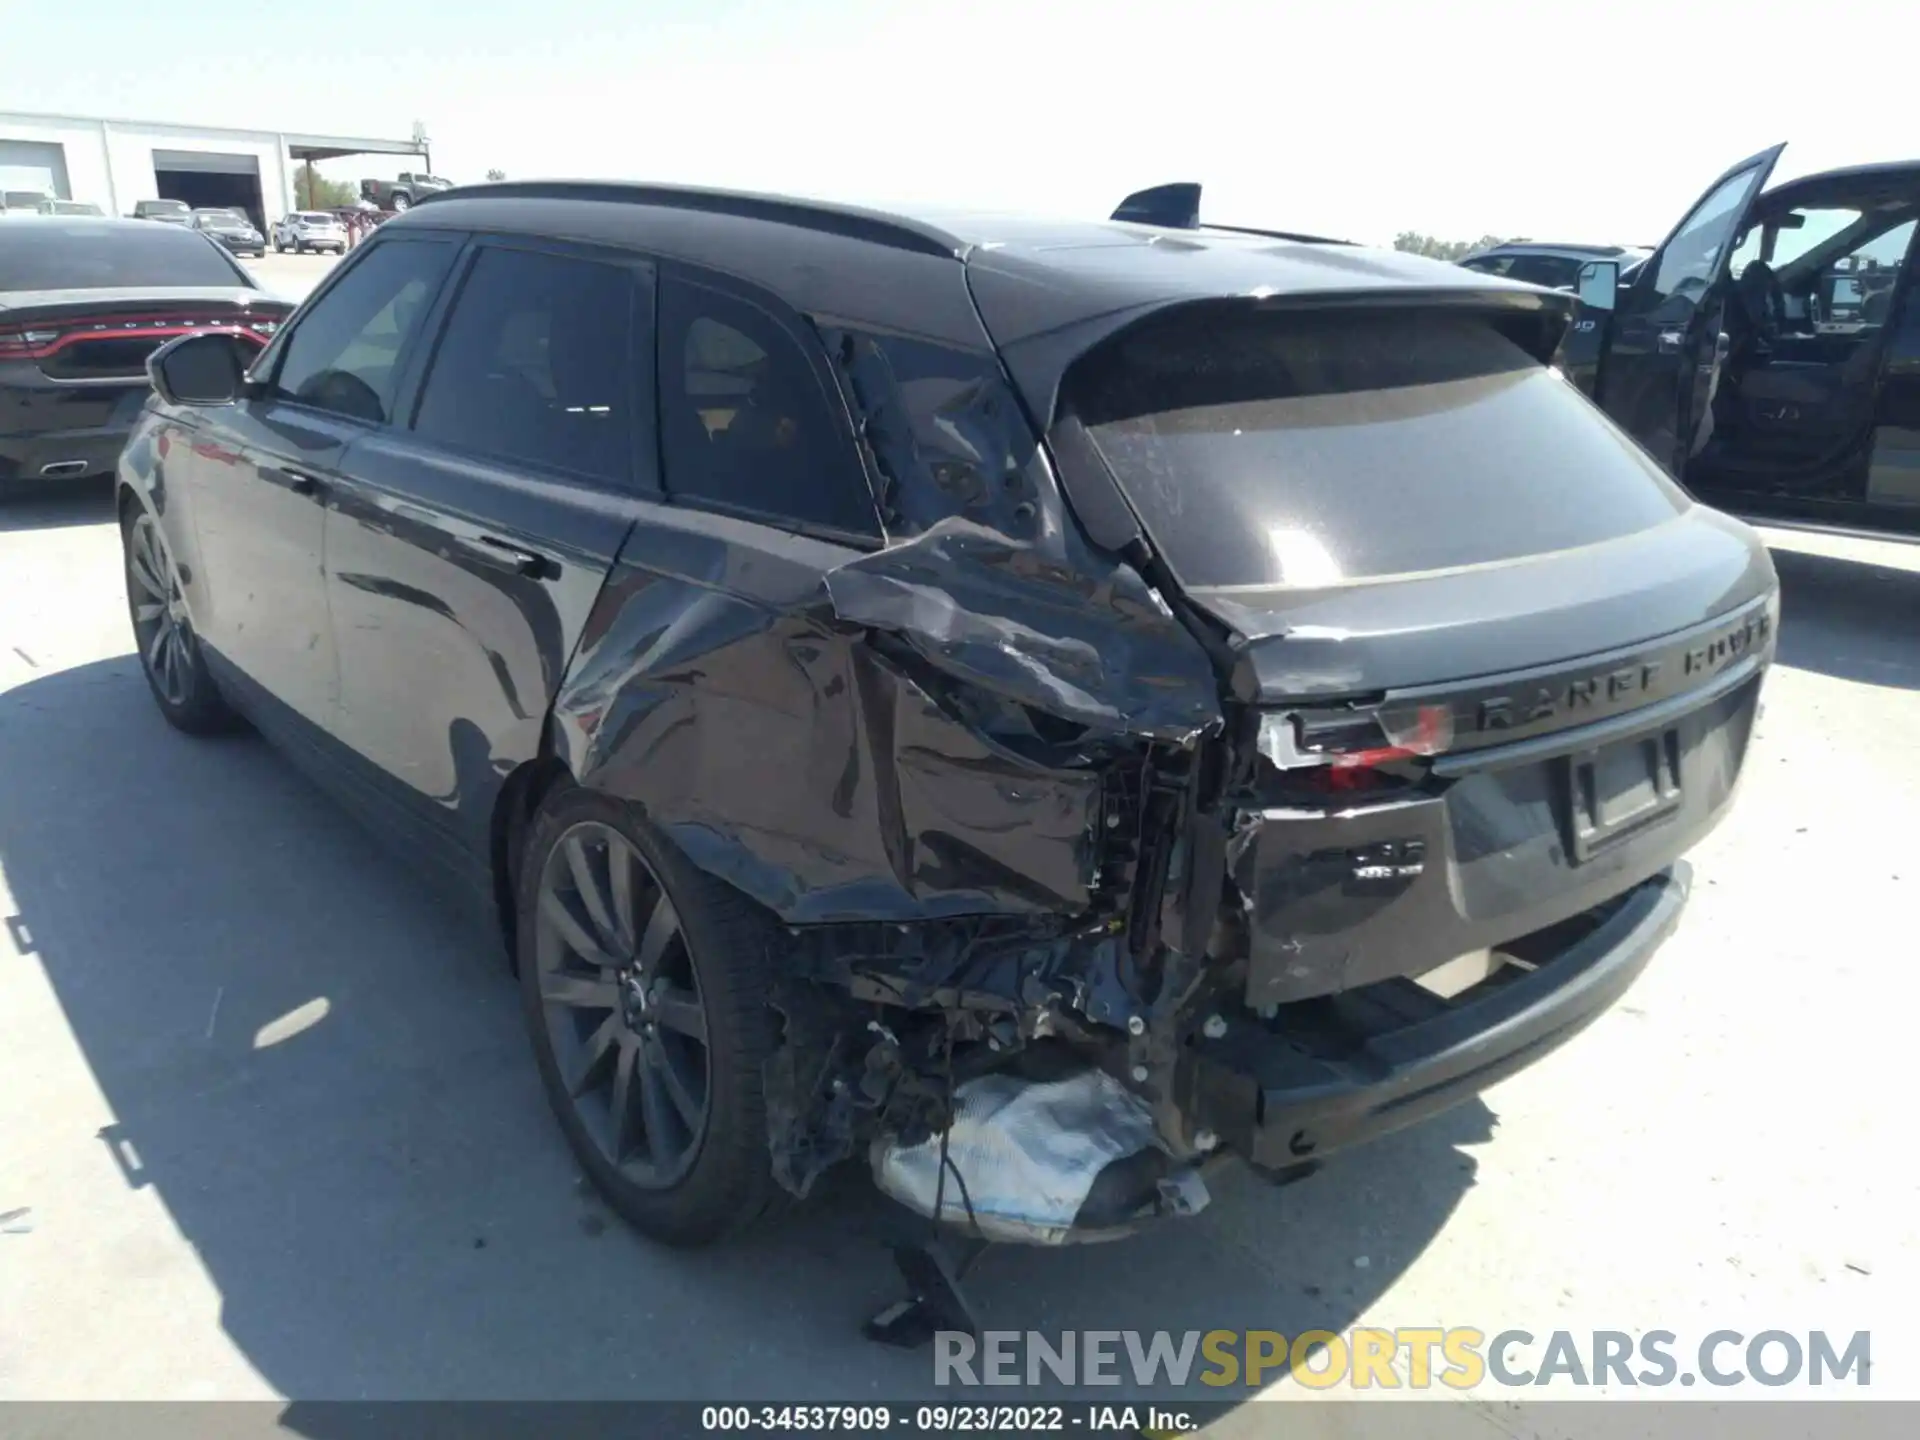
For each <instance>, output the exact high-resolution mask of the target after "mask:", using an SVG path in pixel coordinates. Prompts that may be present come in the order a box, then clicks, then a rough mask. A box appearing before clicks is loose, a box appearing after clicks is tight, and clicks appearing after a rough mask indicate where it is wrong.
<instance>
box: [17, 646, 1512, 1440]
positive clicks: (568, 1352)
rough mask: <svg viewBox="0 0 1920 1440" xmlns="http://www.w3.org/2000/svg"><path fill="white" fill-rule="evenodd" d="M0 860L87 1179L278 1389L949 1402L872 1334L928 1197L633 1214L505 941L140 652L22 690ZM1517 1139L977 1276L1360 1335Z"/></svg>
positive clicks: (1003, 1312) (1037, 1324) (1389, 1143)
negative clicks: (178, 704) (899, 1248)
mask: <svg viewBox="0 0 1920 1440" xmlns="http://www.w3.org/2000/svg"><path fill="white" fill-rule="evenodd" d="M0 865H3V866H4V869H5V874H6V878H7V881H8V885H9V887H10V889H11V892H12V894H13V896H14V897H15V901H16V905H17V909H18V912H19V913H18V914H17V915H14V916H10V917H5V919H6V923H7V925H8V926H9V928H10V930H11V932H12V934H13V935H14V937H15V943H16V945H17V946H18V948H20V949H22V950H23V951H25V952H27V957H26V958H27V961H28V963H37V964H38V965H39V966H40V967H41V968H42V969H43V970H44V972H45V974H46V976H47V977H48V980H49V982H50V983H51V985H52V987H53V990H54V992H55V994H56V995H57V998H58V1001H59V1003H60V1005H61V1007H62V1008H63V1010H64V1013H65V1017H66V1020H67V1022H68V1024H69V1025H70V1027H71V1030H72V1033H73V1035H74V1036H75V1037H76V1039H77V1042H78V1044H79V1046H80V1047H81V1048H82V1050H83V1051H84V1057H85V1059H86V1061H87V1063H88V1065H89V1066H90V1067H91V1070H92V1073H93V1076H94V1078H95V1079H96V1081H97V1083H98V1085H99V1087H100V1089H101V1091H102V1092H103V1093H104V1095H105V1098H106V1100H107V1102H108V1104H109V1105H110V1107H111V1110H112V1113H113V1115H114V1117H115V1119H114V1122H113V1124H111V1125H110V1126H108V1127H107V1129H106V1130H104V1131H103V1132H101V1134H100V1135H99V1137H98V1140H99V1149H98V1162H99V1170H98V1178H97V1182H93V1183H98V1184H99V1185H103V1186H109V1185H110V1186H118V1185H126V1186H132V1187H136V1188H145V1189H150V1190H151V1191H152V1192H153V1193H154V1194H155V1195H157V1197H158V1198H159V1200H160V1201H161V1202H162V1203H163V1204H164V1205H165V1206H166V1209H167V1212H168V1214H169V1215H170V1216H171V1219H172V1221H173V1223H174V1224H175V1225H177V1226H178V1228H179V1231H180V1233H181V1235H182V1236H183V1237H184V1238H185V1240H186V1241H188V1242H189V1243H190V1244H191V1245H192V1247H193V1249H194V1251H195V1254H196V1259H197V1261H198V1263H199V1264H200V1265H201V1266H203V1267H204V1270H205V1273H206V1274H207V1275H208V1276H209V1277H210V1278H211V1281H212V1283H213V1284H214V1285H215V1286H216V1287H217V1288H218V1291H219V1294H220V1297H221V1311H220V1315H221V1324H222V1326H223V1328H224V1330H225V1332H226V1334H227V1335H228V1336H229V1337H230V1339H231V1341H232V1343H233V1344H234V1345H235V1346H236V1347H237V1349H238V1350H239V1351H240V1352H241V1353H242V1354H243V1355H244V1357H245V1359H246V1360H247V1361H248V1362H249V1363H250V1364H251V1365H252V1366H253V1367H254V1368H255V1369H256V1370H257V1371H258V1373H259V1375H260V1376H261V1377H263V1379H264V1380H265V1381H266V1383H267V1384H269V1385H271V1386H272V1387H274V1389H275V1390H277V1391H278V1392H280V1393H281V1394H283V1395H286V1396H288V1397H291V1398H293V1399H296V1400H324V1399H384V1398H414V1397H426V1398H441V1397H449V1398H451V1397H462V1398H502V1399H544V1398H583V1399H584V1398H604V1399H619V1398H658V1399H672V1398H678V1399H708V1400H711V1399H715V1398H729V1399H732V1398H743V1399H744V1398H765V1399H782V1398H784V1399H790V1400H798V1399H813V1400H819V1401H840V1402H849V1401H851V1402H860V1401H868V1402H871V1401H877V1400H885V1401H890V1402H901V1401H909V1400H913V1399H916V1398H945V1399H947V1400H953V1399H954V1398H956V1396H955V1394H954V1392H952V1391H947V1392H945V1393H944V1395H937V1392H935V1391H934V1388H933V1359H932V1355H931V1352H927V1351H922V1352H912V1353H908V1352H900V1351H892V1350H885V1349H881V1348H878V1347H876V1346H873V1345H871V1344H869V1343H867V1342H866V1341H864V1340H862V1339H861V1338H860V1336H859V1333H858V1327H859V1325H860V1322H861V1321H862V1320H863V1319H864V1318H865V1317H866V1316H868V1315H870V1314H871V1313H873V1312H874V1311H875V1310H877V1309H878V1308H880V1307H881V1306H882V1305H884V1304H886V1303H887V1302H889V1301H890V1300H892V1299H894V1298H896V1295H897V1293H898V1291H897V1283H898V1282H897V1280H896V1278H895V1275H894V1273H893V1270H892V1266H891V1262H890V1260H889V1259H888V1256H887V1254H886V1252H885V1251H884V1250H883V1249H882V1248H881V1246H880V1245H879V1244H878V1243H877V1237H879V1236H880V1235H881V1234H883V1233H886V1232H888V1231H889V1230H890V1229H891V1227H892V1224H893V1223H894V1217H896V1216H897V1215H898V1214H899V1212H897V1211H891V1212H890V1207H888V1205H887V1203H886V1202H884V1201H882V1200H881V1199H879V1198H878V1197H877V1196H876V1195H875V1194H874V1192H873V1191H872V1189H871V1186H870V1185H868V1184H867V1183H866V1182H865V1180H864V1177H863V1176H861V1175H860V1174H859V1173H858V1172H857V1171H850V1172H847V1173H845V1174H844V1175H843V1176H841V1177H838V1179H837V1183H834V1184H832V1185H831V1186H830V1187H829V1188H828V1191H827V1193H826V1194H824V1195H822V1196H820V1197H818V1198H817V1199H816V1200H815V1201H814V1202H811V1203H809V1204H808V1205H806V1206H805V1207H802V1208H801V1209H799V1210H798V1211H797V1212H796V1213H793V1214H791V1215H789V1216H787V1217H785V1218H784V1219H783V1220H781V1221H780V1222H779V1223H777V1224H776V1225H775V1226H773V1227H772V1228H770V1229H768V1230H766V1231H764V1232H759V1233H756V1234H754V1235H752V1236H749V1237H747V1238H744V1239H742V1240H740V1241H737V1242H734V1243H731V1244H727V1245H723V1246H721V1247H717V1248H714V1249H710V1250H706V1251H702V1252H695V1253H677V1252H673V1251H669V1250H666V1249H663V1248H660V1247H658V1246H655V1245H652V1244H650V1243H648V1242H646V1241H643V1240H641V1239H639V1238H638V1237H636V1236H635V1235H633V1234H632V1233H631V1232H629V1231H627V1230H626V1229H624V1228H623V1227H622V1226H621V1225H620V1224H619V1223H618V1222H617V1221H615V1220H614V1219H613V1218H612V1217H611V1215H610V1214H609V1213H608V1212H607V1211H606V1209H605V1208H604V1207H602V1206H601V1205H600V1204H599V1203H598V1201H597V1200H596V1199H595V1197H594V1196H593V1195H592V1194H591V1193H590V1192H589V1190H588V1189H587V1187H586V1185H585V1183H584V1181H582V1180H581V1179H580V1177H579V1175H578V1172H577V1170H576V1169H575V1167H574V1165H573V1164H572V1162H571V1158H570V1156H569V1154H568V1152H567V1150H566V1148H565V1145H564V1143H563V1142H562V1140H561V1138H560V1134H559V1131H558V1129H557V1127H556V1126H555V1125H554V1123H553V1122H552V1119H551V1117H550V1116H549V1114H548V1112H547V1110H546V1108H545V1102H544V1099H543V1097H542V1094H541V1092H540V1087H539V1084H538V1080H537V1078H536V1075H535V1071H534V1067H533V1064H532V1062H531V1058H530V1056H529V1053H528V1047H527V1043H526V1040H525V1037H524V1034H523V1032H522V1029H521V1022H520V1018H519V1012H518V1007H517V995H516V991H515V987H514V985H513V983H512V981H511V980H510V978H509V977H508V975H507V974H506V973H505V967H504V964H503V963H502V960H501V957H500V952H499V950H498V947H497V946H496V945H495V944H494V943H493V941H492V939H491V937H489V936H488V935H486V934H485V933H484V931H483V930H482V929H481V928H479V927H478V926H477V925H474V924H472V923H470V922H467V921H464V920H461V919H459V918H457V917H455V916H454V915H452V913H451V912H448V911H445V910H443V909H441V908H438V903H437V902H436V901H435V900H434V899H433V898H432V897H431V895H430V894H429V893H428V892H425V891H423V890H422V889H421V888H420V887H419V886H418V885H417V884H416V883H415V882H414V881H413V879H412V878H411V876H410V875H409V873H408V872H407V871H406V870H405V869H404V868H401V867H397V866H395V865H394V864H393V863H392V861H391V860H390V858H389V857H388V856H387V855H386V854H385V853H384V852H381V851H379V850H377V849H376V848H375V847H374V846H373V845H372V843H371V842H370V841H369V839H368V838H367V836H366V835H365V834H364V833H363V832H362V831H361V830H359V829H358V828H357V827H356V825H355V823H354V822H353V821H351V820H350V819H348V818H347V817H346V816H345V815H344V814H343V813H342V812H341V811H339V810H337V809H336V808H335V807H334V805H333V804H332V803H331V802H330V801H329V800H328V799H327V798H326V797H324V796H322V795H321V794H319V793H318V792H317V791H315V790H313V789H312V788H310V787H309V786H308V785H307V783H306V782H305V781H304V780H303V779H301V778H300V777H299V775H298V774H297V773H296V772H295V771H294V770H293V769H292V768H291V767H290V766H289V765H288V764H287V763H285V762H284V761H283V760H281V759H280V758H279V757H278V756H277V755H276V754H275V753H274V752H272V751H271V750H270V749H269V748H268V747H267V746H266V745H265V744H264V743H262V742H261V741H259V740H258V739H256V738H254V737H251V736H244V737H239V738H233V739H227V740H219V741H195V740H190V739H188V738H186V737H184V736H181V735H178V734H176V733H174V732H173V731H171V730H170V729H168V728H167V726H166V725H165V724H164V723H163V722H162V720H161V719H160V718H159V716H158V715H157V714H156V713H155V711H154V709H153V706H152V704H151V702H150V699H149V697H148V695H147V694H146V691H145V686H144V683H143V681H142V679H141V677H140V673H139V670H138V668H137V665H136V663H135V661H134V660H133V659H132V658H131V657H123V658H120V659H115V660H106V661H101V662H97V663H94V664H89V665H85V666H81V667H78V668H76V669H73V670H69V671H65V672H62V673H59V674H55V675H51V676H48V677H46V678H44V679H37V680H34V681H32V682H30V683H28V684H26V685H23V686H20V687H18V688H16V689H13V690H11V691H8V692H6V693H4V694H0ZM1492 1128H1493V1116H1492V1114H1491V1112H1490V1111H1489V1110H1487V1109H1486V1107H1485V1106H1484V1105H1482V1104H1480V1103H1478V1102H1475V1103H1472V1104H1469V1105H1466V1106H1463V1107H1461V1108H1459V1109H1457V1110H1455V1111H1453V1112H1451V1113H1450V1114H1449V1115H1447V1116H1444V1117H1442V1118H1440V1119H1439V1120H1437V1121H1435V1122H1433V1123H1430V1124H1428V1125H1426V1126H1424V1127H1421V1128H1419V1129H1417V1130H1414V1131H1411V1132H1408V1133H1405V1134H1402V1135H1400V1136H1396V1137H1391V1138H1389V1139H1386V1140H1383V1141H1381V1142H1379V1143H1377V1144H1375V1145H1373V1146H1372V1147H1369V1148H1367V1149H1365V1150H1362V1151H1360V1152H1357V1153H1355V1154H1353V1155H1351V1156H1348V1157H1345V1158H1343V1159H1337V1160H1336V1161H1335V1162H1334V1163H1332V1164H1331V1165H1330V1166H1329V1168H1328V1169H1327V1170H1326V1171H1325V1172H1323V1173H1322V1174H1320V1175H1318V1176H1315V1177H1313V1178H1311V1179H1309V1180H1307V1181H1305V1182H1303V1183H1301V1184H1299V1185H1296V1186H1293V1187H1289V1188H1287V1189H1275V1188H1273V1187H1270V1186H1268V1185H1266V1184H1264V1183H1263V1182H1261V1181H1259V1180H1257V1179H1255V1178H1253V1177H1252V1176H1250V1175H1248V1174H1247V1173H1246V1172H1244V1171H1239V1170H1230V1171H1228V1172H1227V1173H1226V1174H1225V1175H1224V1176H1223V1177H1222V1179H1221V1181H1220V1183H1219V1184H1217V1185H1216V1187H1215V1199H1214V1203H1213V1204H1212V1205H1211V1206H1210V1207H1209V1208H1208V1210H1207V1211H1206V1212H1205V1213H1204V1214H1202V1215H1201V1216H1199V1217H1198V1218H1196V1219H1194V1220H1191V1221H1186V1222H1179V1223H1175V1224H1171V1225H1169V1226H1167V1227H1165V1228H1163V1229H1161V1230H1159V1231H1158V1232H1156V1233H1153V1234H1150V1235H1148V1236H1145V1237H1139V1238H1135V1239H1133V1240H1129V1241H1124V1242H1120V1243H1119V1244H1117V1245H1103V1246H1093V1247H1075V1248H1071V1249H1064V1250H1055V1251H1036V1250H1016V1249H996V1250H994V1251H990V1252H989V1253H988V1254H987V1256H986V1257H985V1258H984V1259H983V1260H982V1261H981V1263H980V1265H979V1266H978V1268H977V1269H976V1271H975V1274H974V1278H973V1280H972V1282H971V1285H970V1293H971V1295H972V1298H973V1300H974V1301H975V1303H976V1305H977V1307H978V1309H979V1312H980V1314H981V1316H982V1319H983V1323H984V1324H985V1325H986V1326H987V1327H988V1328H992V1329H1005V1330H1020V1331H1025V1330H1040V1331H1047V1332H1056V1331H1059V1330H1062V1329H1068V1328H1073V1329H1081V1328H1099V1329H1106V1330H1125V1329H1141V1330H1154V1329H1166V1330H1172V1331H1175V1332H1180V1331H1186V1330H1200V1331H1204V1330H1209V1329H1217V1328H1226V1329H1238V1328H1262V1329H1272V1330H1278V1331H1281V1332H1283V1333H1285V1334H1288V1335H1292V1334H1297V1333H1299V1332H1300V1331H1302V1330H1305V1329H1310V1328H1326V1329H1331V1330H1335V1331H1338V1330H1341V1329H1342V1328H1344V1327H1345V1326H1347V1325H1349V1324H1351V1323H1352V1322H1353V1321H1354V1319H1355V1318H1356V1317H1357V1316H1358V1315H1359V1314H1360V1313H1361V1312H1362V1311H1363V1309H1364V1308H1365V1307H1366V1306H1367V1305H1369V1304H1370V1303H1371V1302H1372V1301H1374V1300H1375V1299H1376V1298H1377V1297H1378V1296H1379V1295H1380V1294H1381V1293H1382V1292H1383V1291H1384V1290H1385V1289H1386V1288H1387V1287H1389V1286H1390V1285H1391V1284H1392V1283H1393V1282H1394V1280H1395V1278H1396V1277H1397V1276H1398V1275H1399V1273H1400V1272H1401V1271H1402V1270H1403V1269H1404V1268H1405V1267H1406V1266H1407V1265H1408V1264H1409V1263H1410V1262H1411V1261H1413V1260H1414V1259H1415V1257H1417V1256H1418V1255H1419V1254H1420V1253H1421V1251H1422V1250H1423V1249H1424V1248H1425V1247H1426V1246H1427V1245H1428V1244H1429V1243H1430V1241H1431V1240H1432V1239H1433V1238H1434V1236H1435V1235H1436V1234H1437V1233H1438V1232H1439V1231H1440V1230H1441V1228H1442V1227H1443V1226H1444V1225H1445V1224H1446V1223H1447V1220H1448V1218H1449V1216H1450V1215H1451V1214H1452V1213H1453V1211H1454V1209H1455V1207H1456V1206H1457V1205H1458V1203H1459V1201H1460V1198H1461V1196H1462V1195H1463V1194H1464V1193H1465V1191H1466V1190H1467V1189H1468V1188H1469V1187H1471V1186H1472V1184H1473V1183H1474V1162H1473V1160H1472V1159H1471V1158H1470V1157H1469V1156H1468V1155H1467V1154H1465V1153H1462V1151H1461V1149H1460V1148H1459V1147H1461V1146H1463V1145H1472V1144H1477V1143H1480V1142H1483V1141H1485V1140H1486V1139H1488V1138H1489V1136H1490V1134H1491V1131H1492ZM1362 1256H1364V1257H1365V1261H1364V1262H1360V1260H1359V1257H1362ZM116 1283H117V1281H116ZM128 1283H129V1284H137V1283H138V1280H137V1277H130V1278H129V1280H128ZM100 1303H101V1304H105V1305H111V1304H112V1303H113V1300H112V1295H111V1293H110V1292H109V1293H108V1294H106V1295H105V1296H104V1297H103V1298H102V1300H101V1301H100ZM1123 1354H1124V1352H1123ZM1205 1368H1206V1362H1205V1361H1200V1362H1199V1363H1197V1364H1196V1365H1195V1368H1194V1372H1193V1373H1194V1376H1195V1377H1196V1378H1197V1376H1198V1375H1199V1374H1200V1373H1201V1372H1202V1371H1203V1370H1204V1369H1205ZM1274 1378H1276V1377H1275V1376H1274V1375H1273V1374H1269V1375H1268V1376H1267V1382H1268V1383H1271V1382H1272V1381H1273V1379H1274ZM1128 1388H1129V1389H1131V1387H1130V1386H1129V1387H1128ZM1189 1388H1190V1392H1191V1393H1192V1394H1193V1395H1195V1396H1196V1397H1198V1398H1205V1399H1209V1400H1218V1399H1222V1398H1232V1396H1231V1392H1222V1391H1220V1390H1215V1389H1210V1388H1206V1387H1201V1386H1199V1385H1198V1384H1197V1383H1191V1382H1190V1386H1189ZM1113 1393H1114V1392H1112V1391H1110V1390H1109V1391H1102V1392H1100V1393H1099V1394H1098V1396H1097V1398H1100V1399H1111V1398H1113ZM1240 1393H1241V1394H1243V1395H1244V1394H1245V1392H1244V1391H1242V1392H1240ZM1006 1397H1007V1392H1005V1391H994V1392H990V1393H988V1394H986V1395H984V1396H982V1395H980V1394H978V1393H977V1392H976V1394H975V1396H974V1398H989V1399H1004V1398H1006ZM314 1416H315V1418H314V1419H313V1421H312V1424H313V1427H314V1428H313V1430H312V1432H311V1433H313V1434H314V1435H316V1436H319V1435H322V1434H324V1432H325V1429H326V1424H325V1422H324V1419H323V1418H320V1412H314ZM287 1418H288V1420H289V1422H296V1421H297V1416H296V1415H295V1414H294V1413H293V1412H290V1413H289V1416H288V1417H287Z"/></svg>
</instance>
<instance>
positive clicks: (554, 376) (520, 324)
mask: <svg viewBox="0 0 1920 1440" xmlns="http://www.w3.org/2000/svg"><path fill="white" fill-rule="evenodd" d="M633 330H634V289H633V276H632V272H630V271H628V270H626V269H622V268H620V267H619V266H614V265H606V264H601V263H598V262H595V261H591V260H579V259H574V258H571V257H568V256H560V255H546V254H540V253H537V252H532V251H524V250H503V249H491V248H489V249H486V250H482V251H481V252H480V256H479V258H478V259H477V260H476V261H475V262H474V266H473V269H472V270H471V272H469V274H468V276H467V279H466V282H465V283H464V284H463V285H462V286H461V288H460V294H459V297H458V298H457V299H456V300H455V301H454V304H453V311H452V314H451V316H450V317H449V318H448V321H447V327H446V330H445V332H444V333H443V334H442V336H441V338H440V343H439V346H438V348H437V350H436V351H435V355H434V361H433V369H432V370H431V371H430V372H429V373H428V376H427V383H426V387H425V388H424V390H422V392H421V396H420V408H419V411H418V413H417V414H416V415H415V417H414V422H413V423H414V429H415V430H416V431H418V432H419V433H420V434H421V435H423V436H425V437H427V438H429V439H433V440H437V441H441V442H444V443H447V444H453V445H459V446H462V447H464V448H467V449H470V450H476V451H479V452H481V453H482V454H486V455H490V456H497V457H499V458H501V459H504V460H523V461H529V462H531V463H534V464H538V465H547V466H552V467H554V468H556V469H560V470H566V471H570V472H572V473H574V474H578V475H587V476H591V477H593V478H595V479H600V480H608V481H616V482H625V481H626V480H627V479H628V478H629V477H630V476H631V474H632V471H633V453H634V450H633V442H634V433H635V425H636V419H637V412H638V409H639V403H640V398H641V396H642V395H643V394H645V393H647V390H648V389H649V388H650V387H645V386H643V385H641V384H640V383H639V382H638V377H636V375H635V373H634V370H635V364H634V356H635V348H636V347H635V345H634V334H633Z"/></svg>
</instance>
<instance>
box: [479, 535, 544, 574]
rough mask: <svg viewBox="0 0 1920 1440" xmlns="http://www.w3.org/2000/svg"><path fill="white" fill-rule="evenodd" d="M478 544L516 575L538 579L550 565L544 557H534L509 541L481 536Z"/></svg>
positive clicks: (530, 552) (496, 537) (534, 555)
mask: <svg viewBox="0 0 1920 1440" xmlns="http://www.w3.org/2000/svg"><path fill="white" fill-rule="evenodd" d="M480 543H481V544H482V545H484V546H486V547H487V548H488V549H489V550H491V551H493V552H494V554H496V555H498V556H499V557H500V558H501V559H503V560H505V561H506V562H507V563H508V564H510V565H512V566H513V568H514V571H515V573H516V574H520V575H532V576H534V577H535V578H538V577H539V576H541V575H544V574H546V573H547V570H548V567H549V565H550V564H551V562H550V561H548V559H547V557H546V556H544V555H536V554H534V552H533V551H531V550H522V549H521V548H520V547H519V546H518V545H515V544H514V543H513V542H512V541H511V540H502V539H500V538H499V537H498V536H495V535H482V536H481V537H480Z"/></svg>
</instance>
